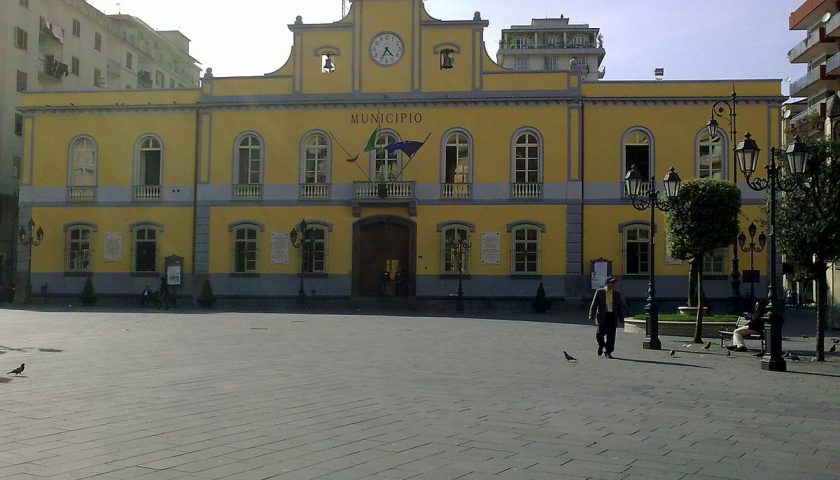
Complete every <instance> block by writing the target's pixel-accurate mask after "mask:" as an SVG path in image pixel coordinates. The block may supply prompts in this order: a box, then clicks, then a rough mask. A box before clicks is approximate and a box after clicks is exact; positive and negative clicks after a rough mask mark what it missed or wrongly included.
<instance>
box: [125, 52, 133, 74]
mask: <svg viewBox="0 0 840 480" xmlns="http://www.w3.org/2000/svg"><path fill="white" fill-rule="evenodd" d="M125 68H127V69H129V70H132V69H133V68H134V55H132V54H131V52H125Z"/></svg>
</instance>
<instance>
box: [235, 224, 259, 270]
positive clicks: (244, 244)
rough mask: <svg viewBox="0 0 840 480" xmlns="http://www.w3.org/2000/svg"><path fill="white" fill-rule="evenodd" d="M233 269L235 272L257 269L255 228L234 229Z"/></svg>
mask: <svg viewBox="0 0 840 480" xmlns="http://www.w3.org/2000/svg"><path fill="white" fill-rule="evenodd" d="M233 271H234V272H235V273H256V271H257V229H256V228H252V227H243V228H238V229H236V230H235V231H234V245H233Z"/></svg>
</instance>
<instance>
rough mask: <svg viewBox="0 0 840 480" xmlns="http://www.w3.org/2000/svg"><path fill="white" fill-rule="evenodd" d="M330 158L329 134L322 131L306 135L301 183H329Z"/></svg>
mask: <svg viewBox="0 0 840 480" xmlns="http://www.w3.org/2000/svg"><path fill="white" fill-rule="evenodd" d="M313 142H314V143H313ZM329 160H330V142H329V140H328V138H327V135H326V134H324V133H322V132H314V133H310V134H308V135H306V137H305V138H304V140H303V178H302V182H301V183H305V184H309V185H321V184H327V183H329V182H330V161H329Z"/></svg>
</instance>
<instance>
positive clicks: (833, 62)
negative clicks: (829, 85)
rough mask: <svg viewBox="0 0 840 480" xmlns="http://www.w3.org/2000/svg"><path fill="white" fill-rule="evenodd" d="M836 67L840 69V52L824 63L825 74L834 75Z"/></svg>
mask: <svg viewBox="0 0 840 480" xmlns="http://www.w3.org/2000/svg"><path fill="white" fill-rule="evenodd" d="M838 67H840V52H837V53H835V54H834V55H832V56H830V57H829V58H828V60H826V61H825V72H826V73H827V74H829V75H836V72H834V70H837V68H838Z"/></svg>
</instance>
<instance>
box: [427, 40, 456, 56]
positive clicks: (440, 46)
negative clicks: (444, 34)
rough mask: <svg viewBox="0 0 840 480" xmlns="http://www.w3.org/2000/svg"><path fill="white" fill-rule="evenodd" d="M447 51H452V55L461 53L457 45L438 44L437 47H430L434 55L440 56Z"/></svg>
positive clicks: (450, 43) (448, 43) (449, 43)
mask: <svg viewBox="0 0 840 480" xmlns="http://www.w3.org/2000/svg"><path fill="white" fill-rule="evenodd" d="M447 49H448V50H452V53H461V47H460V46H458V44H457V43H452V42H443V43H438V44H437V45H435V46H434V47H432V52H434V53H435V54H440V52H442V51H443V50H447Z"/></svg>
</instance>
